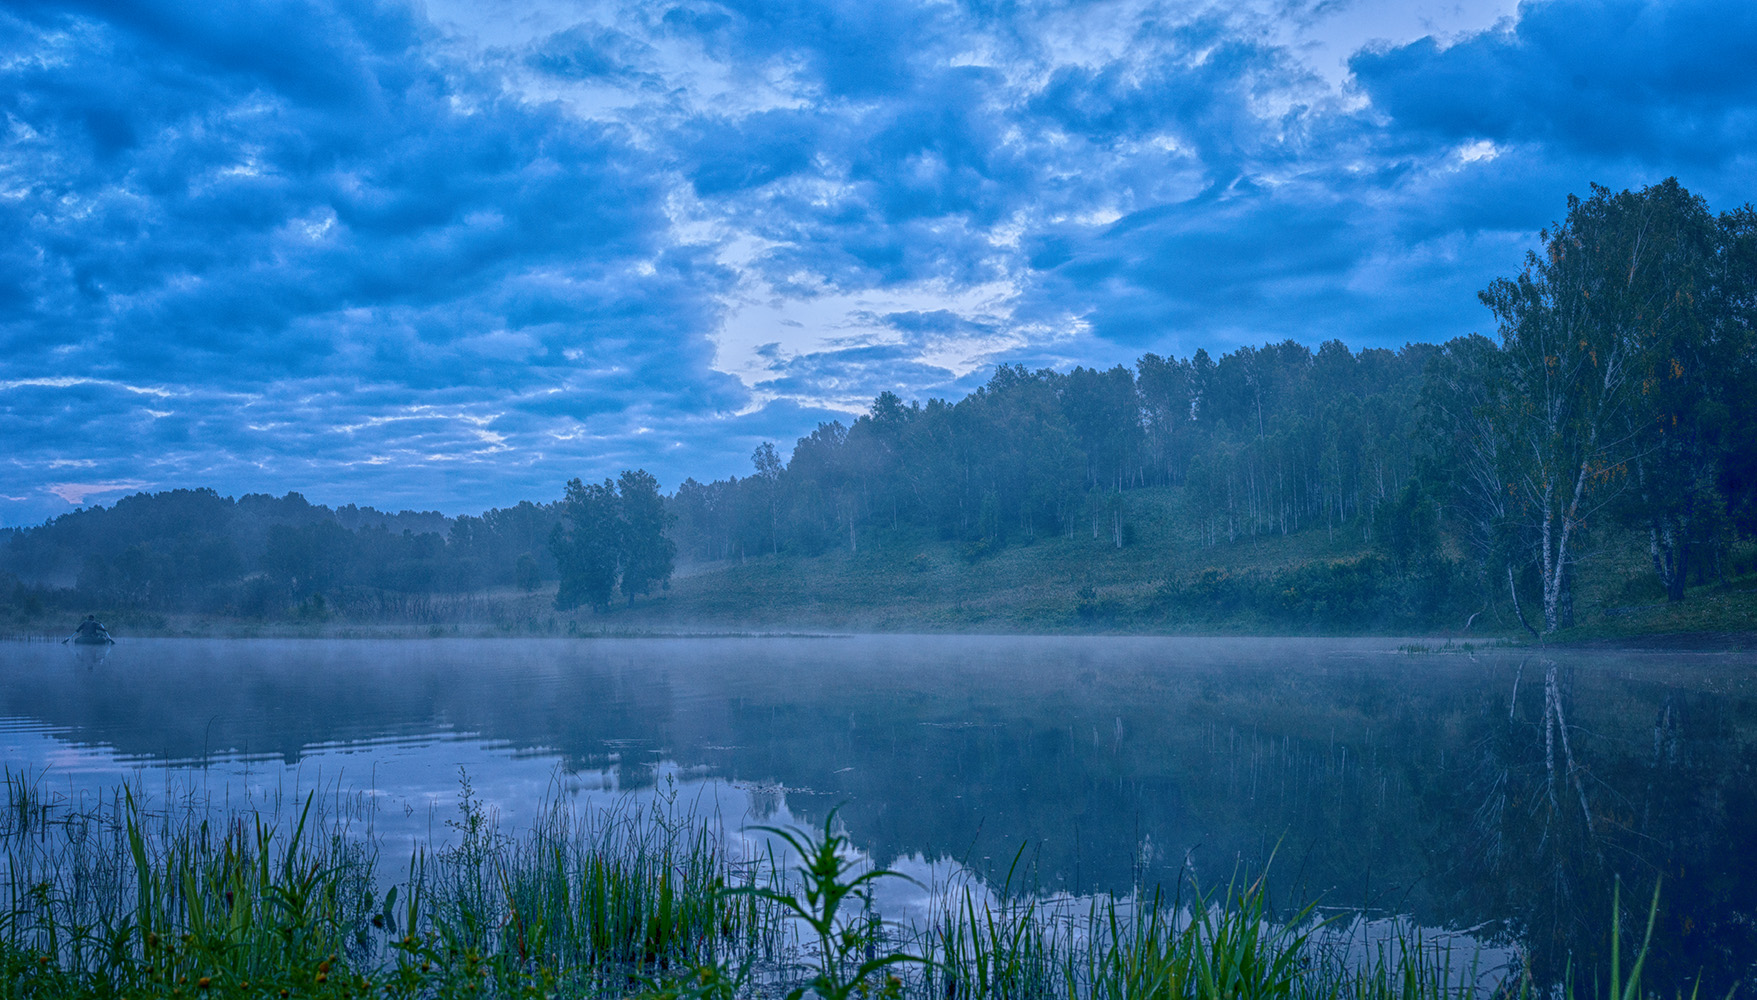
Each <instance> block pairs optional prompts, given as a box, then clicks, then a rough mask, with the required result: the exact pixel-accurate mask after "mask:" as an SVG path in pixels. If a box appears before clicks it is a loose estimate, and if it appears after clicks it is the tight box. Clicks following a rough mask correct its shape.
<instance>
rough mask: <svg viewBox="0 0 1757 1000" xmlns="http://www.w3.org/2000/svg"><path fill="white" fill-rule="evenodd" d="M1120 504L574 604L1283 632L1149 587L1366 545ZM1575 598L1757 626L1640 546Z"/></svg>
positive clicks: (634, 622)
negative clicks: (1099, 517)
mask: <svg viewBox="0 0 1757 1000" xmlns="http://www.w3.org/2000/svg"><path fill="white" fill-rule="evenodd" d="M1125 502H1126V507H1125V511H1126V514H1125V517H1126V518H1127V519H1128V520H1130V521H1132V522H1133V523H1134V525H1135V527H1136V535H1137V537H1136V541H1135V543H1134V544H1133V545H1131V546H1128V547H1126V548H1122V549H1118V548H1116V547H1115V545H1114V543H1113V542H1112V541H1111V538H1110V536H1109V534H1108V532H1101V537H1100V538H1099V539H1097V540H1094V539H1093V537H1092V533H1091V529H1090V525H1087V526H1086V528H1085V530H1084V531H1081V532H1077V533H1076V534H1074V535H1072V536H1062V535H1058V536H1054V537H1050V538H1040V539H1038V540H1036V541H1035V542H1033V543H1028V544H1022V543H1020V542H1019V541H1017V540H1016V541H1015V542H1014V543H1013V544H1011V545H1009V546H1007V547H1006V548H1004V549H1001V550H1000V551H998V552H995V553H992V554H989V555H986V556H983V557H982V558H980V559H977V560H971V559H969V558H967V557H966V556H965V555H964V551H965V550H964V547H963V546H962V545H959V544H956V543H951V542H946V541H942V540H940V539H938V538H936V537H934V536H933V535H931V534H928V533H924V532H912V531H907V530H905V531H897V532H883V533H879V534H877V535H874V536H869V537H867V538H864V539H862V541H861V549H860V551H859V552H858V553H850V552H849V551H848V550H847V549H846V548H840V549H834V550H831V551H829V552H826V553H824V554H822V555H819V556H815V557H807V556H799V555H789V554H785V553H783V554H782V555H780V556H778V557H777V556H765V557H762V558H756V559H750V560H747V561H745V562H743V563H737V562H732V563H719V564H707V565H705V566H695V567H690V568H688V569H686V570H685V571H684V572H683V573H681V574H680V575H679V576H678V578H677V579H676V580H674V581H673V584H672V589H671V591H670V592H669V593H668V594H665V595H663V596H662V597H660V598H658V599H642V600H641V601H640V602H639V603H638V604H637V606H636V607H634V608H628V607H621V606H619V607H617V608H615V609H613V610H612V611H610V612H609V613H607V614H595V613H592V612H590V611H587V610H585V609H580V610H579V611H576V612H570V613H569V617H571V618H573V620H575V621H577V623H578V627H579V628H580V629H581V630H585V631H590V630H594V629H597V628H602V629H609V630H613V631H620V630H625V629H626V630H663V629H667V628H693V629H701V628H707V629H726V630H731V631H744V630H759V631H785V630H790V629H797V630H804V631H809V630H823V629H831V630H846V631H887V632H907V631H922V632H942V631H943V632H952V631H961V632H989V631H992V632H1076V633H1078V632H1125V633H1127V632H1155V633H1157V632H1185V631H1193V632H1202V633H1208V634H1212V633H1215V632H1222V633H1254V632H1262V631H1280V630H1278V629H1273V628H1265V627H1264V626H1262V625H1259V624H1257V623H1255V622H1253V621H1252V620H1251V619H1250V618H1249V616H1245V615H1241V616H1239V617H1238V618H1237V619H1236V620H1232V621H1229V622H1227V623H1226V624H1224V625H1222V626H1220V627H1216V626H1215V625H1214V624H1212V623H1211V622H1202V623H1193V622H1188V621H1181V620H1179V618H1178V616H1177V614H1176V613H1175V612H1170V611H1167V609H1165V608H1164V607H1163V606H1162V605H1160V604H1159V603H1158V602H1155V600H1154V597H1155V593H1156V591H1157V589H1158V587H1159V584H1160V583H1161V581H1163V580H1165V579H1166V578H1167V577H1180V578H1181V577H1185V576H1187V575H1189V574H1192V573H1195V572H1198V571H1201V570H1203V569H1206V568H1208V567H1213V568H1216V569H1221V570H1226V571H1229V572H1232V573H1235V574H1237V573H1239V572H1241V571H1252V570H1257V571H1274V570H1277V569H1282V568H1287V567H1292V566H1297V565H1300V564H1303V563H1309V562H1314V561H1326V560H1345V559H1354V558H1358V557H1360V556H1363V555H1366V554H1368V553H1369V552H1371V551H1372V547H1371V546H1370V545H1369V544H1367V542H1366V541H1365V540H1364V539H1363V538H1362V536H1361V533H1360V531H1359V530H1358V529H1349V528H1339V529H1336V530H1334V531H1329V530H1326V529H1324V528H1322V527H1320V528H1317V529H1308V530H1305V531H1300V532H1295V533H1291V534H1288V535H1285V536H1283V535H1279V534H1274V535H1259V536H1257V537H1254V538H1253V537H1243V538H1240V539H1238V540H1236V541H1234V542H1230V543H1228V542H1225V541H1221V542H1220V543H1219V544H1216V545H1212V546H1209V545H1204V544H1202V543H1201V542H1200V540H1198V539H1197V538H1196V537H1194V535H1193V533H1192V532H1186V531H1183V530H1180V528H1181V526H1182V525H1183V524H1185V523H1186V522H1185V519H1184V518H1183V517H1182V516H1181V514H1182V511H1181V510H1180V509H1179V507H1180V498H1179V496H1178V491H1176V490H1168V489H1167V490H1161V489H1153V490H1137V491H1132V492H1130V493H1128V494H1126V495H1125ZM1735 561H1737V560H1735ZM1750 561H1752V560H1750V559H1746V560H1745V562H1747V563H1748V562H1750ZM1088 585H1090V586H1091V587H1092V588H1093V589H1094V590H1095V591H1096V593H1097V603H1098V605H1099V609H1100V610H1099V613H1098V614H1097V615H1095V616H1093V617H1091V618H1085V617H1082V616H1081V615H1080V614H1078V613H1077V611H1076V608H1077V606H1078V605H1079V603H1080V598H1079V591H1080V590H1081V588H1082V587H1085V586H1088ZM1498 596H1499V595H1497V597H1498ZM1502 603H1503V604H1504V602H1502ZM1575 611H1576V620H1577V622H1578V624H1577V625H1576V627H1575V628H1573V629H1570V630H1568V631H1567V632H1565V633H1563V634H1561V635H1559V636H1557V637H1555V638H1556V639H1557V640H1558V641H1562V642H1581V641H1595V640H1608V639H1622V638H1638V637H1644V636H1664V635H1675V634H1683V633H1690V634H1697V635H1705V636H1712V637H1715V639H1716V641H1719V642H1725V641H1729V638H1732V639H1733V641H1741V642H1742V641H1744V640H1746V639H1751V638H1752V637H1754V636H1757V574H1752V573H1746V574H1745V575H1743V576H1734V577H1731V578H1730V579H1729V585H1728V586H1725V587H1722V586H1719V585H1714V586H1699V587H1693V588H1692V589H1691V592H1690V595H1689V598H1688V599H1687V600H1686V601H1684V602H1683V603H1681V604H1676V605H1668V604H1666V603H1665V598H1664V594H1663V592H1662V591H1660V589H1659V587H1658V585H1657V583H1655V582H1654V579H1653V573H1652V568H1651V565H1650V564H1649V563H1648V562H1647V560H1646V556H1645V554H1644V553H1643V552H1641V551H1640V550H1639V549H1637V548H1635V547H1633V546H1630V547H1621V548H1615V549H1607V550H1602V551H1595V552H1592V553H1589V555H1588V560H1587V562H1586V563H1585V565H1584V568H1583V571H1582V574H1581V579H1580V581H1579V584H1578V591H1577V596H1576V604H1575ZM1528 613H1529V609H1528ZM1463 625H1464V622H1463V621H1462V620H1460V621H1459V622H1458V623H1457V624H1456V625H1455V626H1453V629H1455V630H1459V631H1461V630H1462V627H1463ZM1471 634H1472V635H1473V636H1480V637H1485V638H1493V637H1505V638H1513V639H1521V638H1523V637H1524V633H1523V632H1522V630H1521V629H1520V628H1519V625H1518V621H1517V619H1515V618H1514V616H1513V614H1512V611H1511V608H1510V607H1504V606H1492V607H1490V608H1489V610H1488V611H1487V612H1486V613H1485V614H1484V615H1483V616H1482V617H1480V618H1479V619H1478V620H1477V621H1476V622H1475V624H1474V627H1473V629H1472V631H1471Z"/></svg>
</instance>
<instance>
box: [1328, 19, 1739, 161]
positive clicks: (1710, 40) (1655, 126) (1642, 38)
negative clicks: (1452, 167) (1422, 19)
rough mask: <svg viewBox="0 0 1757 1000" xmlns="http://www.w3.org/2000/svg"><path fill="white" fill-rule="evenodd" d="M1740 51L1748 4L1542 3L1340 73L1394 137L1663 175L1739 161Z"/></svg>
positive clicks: (1378, 55)
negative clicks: (1488, 145)
mask: <svg viewBox="0 0 1757 1000" xmlns="http://www.w3.org/2000/svg"><path fill="white" fill-rule="evenodd" d="M1753 51H1757V8H1753V7H1752V6H1751V5H1749V4H1737V3H1724V2H1709V0H1677V2H1670V0H1668V2H1655V0H1612V2H1599V0H1592V2H1584V0H1545V2H1541V3H1532V2H1527V3H1525V4H1522V5H1521V6H1520V9H1519V17H1518V19H1517V20H1516V21H1514V22H1512V23H1510V24H1509V25H1507V26H1506V28H1505V29H1503V30H1495V31H1486V32H1483V33H1481V34H1478V35H1476V36H1475V37H1473V38H1469V39H1467V40H1464V41H1461V42H1459V43H1458V44H1455V45H1451V46H1447V47H1442V46H1441V45H1440V44H1439V43H1438V42H1436V41H1435V40H1434V39H1432V38H1426V39H1422V40H1421V41H1418V42H1415V43H1413V44H1409V45H1404V46H1398V47H1393V48H1383V49H1376V50H1368V51H1363V52H1361V53H1358V54H1357V55H1355V56H1354V57H1353V58H1352V59H1351V60H1350V61H1349V66H1350V68H1351V69H1352V70H1353V72H1354V75H1355V78H1356V79H1357V80H1358V81H1359V83H1360V86H1361V87H1362V89H1363V90H1364V91H1365V93H1366V94H1367V95H1368V96H1369V97H1370V98H1371V100H1372V102H1373V105H1374V106H1375V107H1376V108H1377V109H1379V110H1380V111H1382V112H1383V113H1385V114H1386V115H1388V116H1390V118H1391V119H1392V121H1393V122H1394V123H1395V125H1396V126H1397V127H1399V128H1403V129H1411V130H1419V131H1421V132H1424V133H1427V134H1431V135H1433V136H1436V137H1438V138H1440V139H1442V140H1446V141H1464V140H1477V139H1487V140H1491V141H1494V142H1496V143H1536V144H1541V145H1543V146H1544V147H1546V148H1547V149H1548V150H1550V151H1551V152H1552V153H1553V154H1563V155H1567V154H1575V155H1583V156H1587V157H1593V158H1602V157H1622V158H1628V159H1630V160H1633V161H1635V162H1638V163H1642V164H1648V165H1658V166H1660V167H1661V168H1662V169H1667V170H1676V169H1680V168H1686V167H1714V166H1717V165H1724V164H1726V163H1727V162H1729V161H1730V160H1734V159H1739V158H1744V157H1748V156H1749V155H1750V153H1751V143H1752V139H1753V138H1754V137H1757V77H1754V76H1753V75H1752V74H1751V73H1750V72H1749V69H1748V64H1749V62H1750V54H1751V52H1753Z"/></svg>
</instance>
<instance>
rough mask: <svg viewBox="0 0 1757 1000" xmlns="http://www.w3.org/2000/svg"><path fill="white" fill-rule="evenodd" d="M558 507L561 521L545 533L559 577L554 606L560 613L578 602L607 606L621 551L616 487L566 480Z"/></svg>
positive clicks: (620, 530) (619, 513) (620, 504)
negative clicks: (564, 491)
mask: <svg viewBox="0 0 1757 1000" xmlns="http://www.w3.org/2000/svg"><path fill="white" fill-rule="evenodd" d="M561 506H562V512H561V523H559V524H557V525H556V526H555V529H554V530H553V531H552V532H551V533H550V535H549V549H550V551H551V552H553V553H554V554H555V562H556V565H557V566H558V567H559V569H560V574H561V586H560V587H559V588H558V589H557V591H556V594H555V607H556V608H557V609H559V610H562V611H568V610H571V609H573V608H577V607H579V606H581V605H583V604H590V605H591V606H592V607H594V608H597V609H599V610H603V609H605V608H608V607H609V606H610V595H611V594H612V593H613V592H614V591H615V590H616V574H617V570H618V568H619V566H618V562H619V559H620V556H621V549H622V527H623V523H622V512H621V506H622V502H621V498H620V497H619V496H617V494H616V484H615V483H614V482H612V481H610V480H608V479H606V480H604V482H603V483H583V482H581V481H580V480H578V479H575V480H572V481H571V482H569V483H568V484H567V497H566V499H564V500H563V501H562V504H561Z"/></svg>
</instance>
